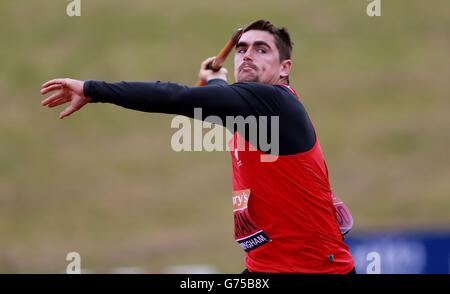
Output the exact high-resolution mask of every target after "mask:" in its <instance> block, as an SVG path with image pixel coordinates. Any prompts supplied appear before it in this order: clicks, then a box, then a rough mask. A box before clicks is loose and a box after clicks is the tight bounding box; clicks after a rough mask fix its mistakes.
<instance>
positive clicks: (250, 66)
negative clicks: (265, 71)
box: [239, 63, 257, 71]
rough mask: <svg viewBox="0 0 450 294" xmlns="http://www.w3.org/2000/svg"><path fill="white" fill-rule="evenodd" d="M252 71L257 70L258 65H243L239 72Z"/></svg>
mask: <svg viewBox="0 0 450 294" xmlns="http://www.w3.org/2000/svg"><path fill="white" fill-rule="evenodd" d="M250 69H253V70H255V71H256V70H257V67H256V65H254V64H251V63H243V64H242V65H241V66H240V67H239V71H244V70H250Z"/></svg>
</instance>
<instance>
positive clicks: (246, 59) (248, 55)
mask: <svg viewBox="0 0 450 294" xmlns="http://www.w3.org/2000/svg"><path fill="white" fill-rule="evenodd" d="M249 60H253V58H252V55H251V50H247V51H246V52H245V54H244V61H249Z"/></svg>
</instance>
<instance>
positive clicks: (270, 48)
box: [234, 30, 292, 84]
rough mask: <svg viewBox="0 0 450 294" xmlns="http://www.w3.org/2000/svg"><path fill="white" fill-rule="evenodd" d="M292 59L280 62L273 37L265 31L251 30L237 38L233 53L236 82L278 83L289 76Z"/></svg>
mask: <svg viewBox="0 0 450 294" xmlns="http://www.w3.org/2000/svg"><path fill="white" fill-rule="evenodd" d="M291 64H292V61H291V60H290V59H287V60H284V61H282V62H280V54H279V51H278V48H277V46H276V44H275V37H274V36H273V35H272V34H271V33H269V32H266V31H259V30H251V31H248V32H245V33H244V34H243V35H242V37H241V38H240V39H239V43H238V44H237V46H236V53H235V55H234V79H235V80H236V82H259V83H264V84H278V83H280V82H281V81H283V80H284V79H285V78H286V77H288V76H289V73H290V70H291Z"/></svg>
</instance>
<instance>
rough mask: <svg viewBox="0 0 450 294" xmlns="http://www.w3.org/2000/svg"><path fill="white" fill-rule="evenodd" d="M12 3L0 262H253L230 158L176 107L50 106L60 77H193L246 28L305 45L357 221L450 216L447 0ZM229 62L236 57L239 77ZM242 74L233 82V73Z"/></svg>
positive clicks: (344, 192)
mask: <svg viewBox="0 0 450 294" xmlns="http://www.w3.org/2000/svg"><path fill="white" fill-rule="evenodd" d="M68 3H69V2H67V1H57V0H39V1H38V0H27V1H25V0H16V1H12V0H2V1H0V36H1V39H2V40H1V46H0V97H1V107H0V140H1V141H0V272H3V273H30V272H40V273H45V272H64V271H65V268H66V265H67V263H68V262H67V261H66V260H65V257H66V254H67V253H68V252H70V251H77V252H79V253H80V254H81V256H82V264H81V265H82V268H88V269H91V270H93V271H97V272H105V271H108V269H110V268H114V267H123V266H141V267H143V268H145V269H146V270H148V272H162V271H164V268H166V267H167V266H170V265H176V264H211V265H214V266H216V267H217V268H218V269H219V271H220V272H230V273H233V272H239V271H240V270H242V268H243V267H244V264H243V259H242V258H243V254H242V253H241V251H240V249H239V248H238V246H237V245H235V243H234V241H233V239H232V237H233V232H232V230H233V224H232V214H231V200H230V193H231V169H230V159H229V155H228V154H227V153H225V152H212V153H208V152H181V153H176V152H174V151H172V150H171V148H170V139H171V136H172V134H173V133H174V131H175V130H173V129H171V128H170V121H171V118H172V116H170V115H163V114H147V113H141V112H133V111H130V110H125V109H122V108H119V107H116V106H113V105H106V104H102V105H91V106H89V107H86V108H85V109H83V110H82V111H80V112H79V113H76V114H75V115H73V116H72V117H70V118H68V119H65V120H64V121H60V120H58V118H57V115H58V113H59V111H60V110H61V108H59V109H53V110H48V109H46V108H43V107H41V106H40V104H39V102H40V100H41V99H42V98H41V97H40V95H39V89H40V85H41V84H42V83H43V82H45V81H46V80H48V79H51V78H55V77H72V78H77V79H84V80H87V79H98V80H107V81H120V80H131V81H134V80H136V81H138V80H139V81H154V80H162V81H173V82H179V83H183V84H188V85H193V84H194V83H195V82H196V77H197V72H198V68H199V64H200V62H201V61H202V60H203V59H204V58H206V57H209V56H212V55H214V54H215V53H216V52H217V51H218V49H220V48H221V47H222V46H223V44H224V42H225V40H226V39H227V38H228V37H229V36H230V34H231V33H232V32H233V30H234V29H235V28H237V27H239V26H243V25H245V24H246V23H249V22H250V21H252V20H255V19H259V18H267V19H270V20H272V21H273V22H274V23H275V24H276V25H278V26H287V27H288V28H289V30H290V32H291V35H292V37H293V41H294V43H295V48H294V55H293V59H294V69H293V74H292V77H291V82H292V85H293V86H294V87H295V88H296V89H297V91H298V92H299V93H300V95H301V96H302V99H303V103H304V104H305V106H306V107H307V109H308V111H309V114H310V116H311V118H312V120H313V121H314V123H315V126H316V128H317V131H318V134H319V138H320V140H321V143H322V147H323V149H324V152H325V156H326V159H327V163H328V166H329V170H330V175H331V182H332V185H333V187H334V189H335V191H336V193H337V194H338V195H340V197H341V198H343V199H344V200H345V201H346V202H347V204H348V205H349V207H350V208H351V210H352V212H353V214H354V217H355V221H356V224H355V232H358V231H362V230H368V229H386V228H387V229H391V228H408V229H417V228H432V229H436V228H447V227H448V226H449V225H450V197H449V194H450V193H449V191H450V181H449V179H450V168H449V167H450V156H449V155H448V149H447V147H448V145H449V143H450V133H449V126H450V116H449V115H448V114H447V113H448V111H449V110H450V101H449V99H448V98H449V80H450V58H449V57H448V54H449V52H450V38H449V36H450V18H449V15H448V3H447V1H444V0H434V1H421V0H409V1H401V0H389V1H385V0H382V15H381V16H380V17H373V18H370V17H368V16H367V15H366V5H367V4H368V3H369V2H368V1H365V0H341V1H332V0H318V1H311V0H309V1H308V0H297V1H256V0H251V1H201V0H193V1H181V0H166V1H162V0H155V1H144V0H130V1H118V0H108V1H106V0H90V1H86V0H82V1H81V7H82V9H81V13H82V14H81V16H80V17H68V16H67V15H66V5H67V4H68ZM231 59H232V58H230V60H229V61H227V63H226V67H227V68H228V69H229V72H232V63H231ZM230 80H232V76H231V77H230Z"/></svg>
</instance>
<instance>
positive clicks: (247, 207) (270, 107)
mask: <svg viewBox="0 0 450 294" xmlns="http://www.w3.org/2000/svg"><path fill="white" fill-rule="evenodd" d="M291 52H292V43H291V39H290V36H289V34H288V32H287V30H286V29H285V28H282V29H279V28H276V27H275V26H273V25H272V24H271V23H270V22H269V21H266V20H258V21H255V22H253V23H251V24H250V25H248V26H247V27H246V28H245V29H244V33H243V35H242V37H241V38H240V40H239V42H238V44H237V45H236V51H235V57H234V76H235V80H236V81H237V83H235V84H232V85H229V84H228V83H227V71H226V70H225V69H221V70H219V71H218V72H213V71H211V70H209V69H208V68H209V66H208V65H209V64H210V63H211V62H212V61H213V58H208V59H206V60H205V61H204V62H203V63H202V65H201V70H200V73H199V77H200V78H201V79H202V80H204V81H207V83H208V84H207V86H205V87H187V86H181V85H177V84H173V83H161V82H156V83H127V82H121V83H106V82H99V81H87V82H83V81H77V80H72V79H56V80H51V81H49V82H47V83H45V84H44V85H43V86H42V89H41V94H43V95H44V94H47V93H49V92H51V91H54V90H57V89H62V91H60V92H58V93H56V94H53V95H52V96H50V97H49V98H47V99H45V100H43V101H42V105H44V106H48V107H54V106H57V105H60V104H63V103H66V102H70V105H69V106H68V107H67V108H66V109H65V110H64V111H62V112H61V114H60V118H64V117H66V116H68V115H70V114H72V113H73V112H75V111H77V110H79V109H80V108H82V107H83V106H84V105H86V104H87V103H96V102H108V103H114V104H116V105H120V106H123V107H126V108H130V109H135V110H140V111H147V112H161V113H171V114H181V115H186V116H189V117H193V115H194V108H201V109H202V112H203V114H204V116H205V117H206V116H209V115H216V116H219V117H220V118H222V121H225V120H224V119H223V118H225V117H226V116H243V117H249V116H255V117H261V116H270V117H275V116H276V117H279V129H277V130H276V132H277V134H274V133H273V132H272V133H270V134H268V136H269V137H270V138H274V137H275V136H274V135H278V137H279V150H277V151H276V153H275V154H273V153H274V152H272V153H270V152H269V151H268V150H263V148H261V142H260V141H261V137H260V136H259V137H257V138H256V139H255V138H254V137H251V136H249V134H248V133H247V132H242V131H235V129H234V127H230V126H227V128H230V130H231V131H232V132H233V133H234V136H233V140H232V141H231V142H230V144H231V145H232V148H231V149H232V150H231V151H232V152H231V155H232V156H231V158H232V167H233V190H234V191H233V213H234V221H235V239H236V241H237V242H238V243H239V245H240V246H241V248H242V249H243V250H244V251H245V252H246V258H245V261H246V266H247V269H246V271H247V272H270V273H338V274H345V273H351V272H353V268H354V262H353V258H352V256H351V254H350V252H349V249H348V247H347V246H346V244H345V243H344V242H343V238H342V235H341V231H340V228H339V225H338V222H337V220H336V209H335V207H334V205H333V193H332V191H331V188H330V183H329V178H328V170H327V166H326V163H325V161H324V159H323V155H322V151H321V147H320V144H319V141H318V139H317V136H316V133H315V130H314V127H313V125H312V123H311V121H310V119H309V117H308V115H307V112H306V111H305V109H304V107H303V105H302V103H301V102H300V101H299V98H298V96H297V94H296V93H295V91H294V90H293V88H291V87H290V86H289V74H290V71H291V66H292V60H291ZM269 129H271V128H269ZM238 143H243V144H244V145H245V146H246V147H249V146H256V148H257V149H256V150H253V151H251V150H249V149H250V148H237V145H238ZM263 151H264V152H263ZM272 151H273V150H272ZM266 153H269V154H271V155H276V156H277V158H276V160H272V161H268V162H263V161H262V160H260V159H261V155H263V154H266Z"/></svg>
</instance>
